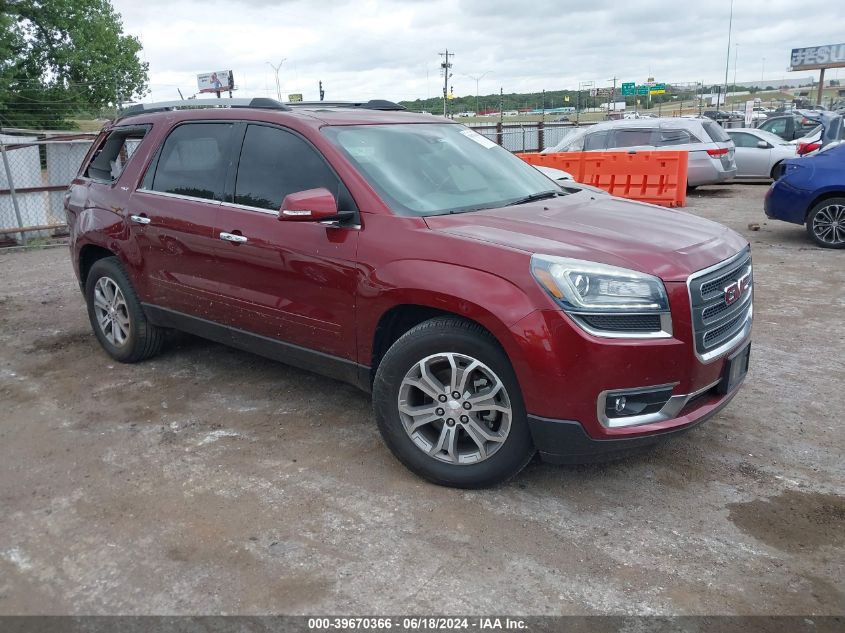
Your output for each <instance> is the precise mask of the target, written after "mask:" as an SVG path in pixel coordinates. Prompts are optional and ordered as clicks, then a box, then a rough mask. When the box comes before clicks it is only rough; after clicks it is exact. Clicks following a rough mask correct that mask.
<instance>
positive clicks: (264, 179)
mask: <svg viewBox="0 0 845 633" xmlns="http://www.w3.org/2000/svg"><path fill="white" fill-rule="evenodd" d="M318 187H325V188H326V189H328V190H329V191H331V192H332V194H333V195H334V196H335V197H336V198H337V200H338V205H339V207H340V208H342V209H347V210H348V209H349V208H350V205H351V202H350V201H349V200H348V194H346V191H345V189H344V188H343V186H342V185H341V183H340V180H339V179H338V177H337V176H335V174H334V172H333V171H332V170H331V169H330V168H329V167H328V165H326V162H325V161H324V160H323V158H322V157H321V156H320V155H319V154H318V153H317V152H316V150H314V148H313V147H311V145H309V144H308V143H307V142H306V141H304V140H303V139H302V138H300V137H299V136H296V135H295V134H292V133H290V132H286V131H284V130H280V129H278V128H273V127H268V126H265V125H250V126H248V127H247V130H246V136H245V137H244V144H243V149H242V150H241V159H240V162H239V164H238V175H237V179H236V181H235V204H242V205H245V206H249V207H258V208H260V209H270V210H272V211H278V210H279V209H280V208H281V206H282V201H283V200H284V199H285V196H286V195H288V194H290V193H296V192H297V191H305V190H306V189H316V188H318Z"/></svg>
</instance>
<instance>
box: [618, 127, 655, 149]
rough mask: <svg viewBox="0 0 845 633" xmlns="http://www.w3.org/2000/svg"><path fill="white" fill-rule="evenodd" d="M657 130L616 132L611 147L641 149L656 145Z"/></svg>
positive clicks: (637, 129)
mask: <svg viewBox="0 0 845 633" xmlns="http://www.w3.org/2000/svg"><path fill="white" fill-rule="evenodd" d="M654 132H655V130H652V129H651V128H635V129H631V130H614V131H613V139H612V140H611V143H610V147H640V146H642V145H654V140H653V136H654Z"/></svg>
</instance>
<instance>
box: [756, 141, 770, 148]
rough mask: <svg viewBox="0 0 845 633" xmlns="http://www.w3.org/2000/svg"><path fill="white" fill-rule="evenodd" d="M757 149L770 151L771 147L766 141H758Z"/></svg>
mask: <svg viewBox="0 0 845 633" xmlns="http://www.w3.org/2000/svg"><path fill="white" fill-rule="evenodd" d="M757 147H759V148H760V149H769V148H770V147H771V145H769V144H768V143H767V142H766V141H757Z"/></svg>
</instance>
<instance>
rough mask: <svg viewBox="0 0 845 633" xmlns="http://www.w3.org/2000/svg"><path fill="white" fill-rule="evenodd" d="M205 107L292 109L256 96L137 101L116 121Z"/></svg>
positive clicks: (272, 100) (273, 100) (119, 115)
mask: <svg viewBox="0 0 845 633" xmlns="http://www.w3.org/2000/svg"><path fill="white" fill-rule="evenodd" d="M203 108H260V109H263V110H290V108H289V107H288V106H287V105H285V104H283V103H280V102H278V101H276V100H275V99H268V98H267V97H256V98H254V99H185V100H183V101H158V102H156V103H136V104H135V105H131V106H128V107H127V108H125V109H124V110H123V111H122V112H121V113H120V114H118V115H117V117H116V118H115V121H119V120H120V119H125V118H126V117H130V116H135V115H138V114H149V113H151V112H165V111H168V110H200V109H203Z"/></svg>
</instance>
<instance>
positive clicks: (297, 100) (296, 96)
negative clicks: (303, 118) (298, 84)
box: [288, 92, 302, 103]
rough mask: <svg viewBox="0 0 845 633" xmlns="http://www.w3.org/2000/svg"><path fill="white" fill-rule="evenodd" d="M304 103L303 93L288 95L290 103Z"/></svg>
mask: <svg viewBox="0 0 845 633" xmlns="http://www.w3.org/2000/svg"><path fill="white" fill-rule="evenodd" d="M301 102H302V93H301V92H295V93H293V94H289V95H288V103H301Z"/></svg>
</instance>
